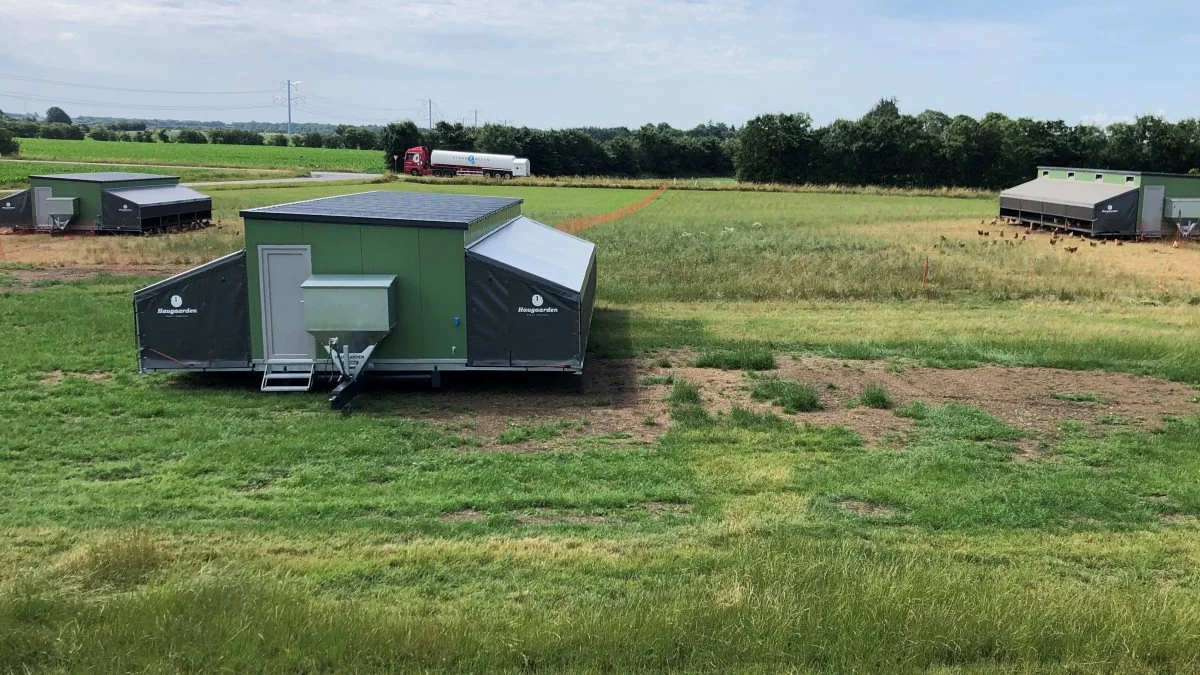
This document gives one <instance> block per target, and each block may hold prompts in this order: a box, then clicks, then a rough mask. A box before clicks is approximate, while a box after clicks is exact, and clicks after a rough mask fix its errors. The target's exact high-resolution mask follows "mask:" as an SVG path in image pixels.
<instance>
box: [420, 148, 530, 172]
mask: <svg viewBox="0 0 1200 675" xmlns="http://www.w3.org/2000/svg"><path fill="white" fill-rule="evenodd" d="M404 173H407V174H409V175H411V176H440V177H453V176H482V177H484V178H512V177H513V176H517V177H521V176H528V175H531V172H530V167H529V160H528V159H525V158H523V157H514V156H513V155H492V154H488V153H483V152H460V151H458V150H430V149H429V148H427V147H424V146H417V147H415V148H409V149H408V150H405V151H404Z"/></svg>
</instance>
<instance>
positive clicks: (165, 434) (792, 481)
mask: <svg viewBox="0 0 1200 675" xmlns="http://www.w3.org/2000/svg"><path fill="white" fill-rule="evenodd" d="M7 283H8V286H9V288H10V289H15V288H17V287H16V286H15V285H14V283H13V282H7ZM139 283H142V282H141V281H140V280H130V279H127V278H120V277H104V278H99V279H95V280H91V281H80V282H70V283H63V284H57V285H40V286H33V287H21V288H19V289H18V290H19V292H9V293H4V294H0V320H2V321H4V323H5V325H8V326H11V327H12V328H11V329H10V333H9V345H10V347H11V349H8V350H6V352H5V354H4V355H3V356H0V365H2V366H3V368H2V370H0V385H2V386H3V387H4V390H5V391H6V392H9V395H7V396H5V397H3V399H0V415H2V416H3V417H4V419H5V420H7V421H8V422H7V424H8V426H7V428H6V431H7V433H6V441H5V443H4V446H3V452H0V480H3V482H4V484H5V485H7V486H8V488H7V489H6V491H5V492H4V494H3V495H2V496H0V506H3V508H2V509H0V532H2V533H3V537H0V608H2V609H0V633H3V634H4V635H5V637H6V639H5V640H3V641H0V666H2V667H3V668H5V669H12V670H24V669H49V670H89V669H101V670H113V669H118V670H150V671H162V670H188V671H195V670H213V669H223V670H230V671H245V670H255V669H258V670H261V669H263V668H268V669H271V670H286V671H296V670H306V671H310V670H388V669H393V668H405V669H410V668H417V669H439V670H452V671H460V672H479V671H493V670H521V669H528V668H529V667H530V664H536V665H537V668H538V669H539V670H575V671H582V672H613V671H619V672H630V671H659V670H664V669H699V670H707V669H711V670H721V671H724V670H731V669H746V668H750V669H759V670H778V669H781V668H782V669H786V668H796V667H799V668H805V669H813V670H831V671H845V670H856V669H857V670H874V671H889V672H897V671H915V670H926V669H929V668H952V667H963V668H968V669H972V670H974V671H975V672H990V671H997V672H1007V671H1010V670H1012V669H1019V670H1056V669H1061V670H1063V671H1069V670H1071V669H1075V670H1078V669H1084V670H1094V669H1101V670H1110V671H1126V672H1144V671H1148V670H1159V671H1161V670H1175V671H1180V672H1186V671H1188V670H1190V669H1193V668H1195V667H1197V666H1200V635H1198V633H1197V631H1196V630H1195V628H1196V626H1197V625H1198V622H1200V574H1198V573H1197V572H1196V569H1197V567H1196V565H1195V561H1196V560H1197V559H1198V558H1200V543H1198V541H1200V540H1197V539H1196V538H1195V536H1194V533H1195V529H1194V527H1195V526H1194V525H1193V524H1192V523H1195V522H1196V518H1197V516H1200V487H1198V486H1200V481H1197V480H1196V478H1197V477H1198V475H1200V455H1197V453H1196V452H1195V448H1196V447H1198V446H1200V419H1189V420H1178V421H1175V422H1172V423H1169V424H1168V425H1167V426H1166V427H1165V429H1164V430H1162V431H1161V432H1158V433H1133V432H1130V431H1120V432H1117V433H1112V434H1108V435H1104V436H1100V437H1096V436H1092V435H1088V434H1084V433H1076V432H1072V433H1068V434H1066V435H1064V436H1062V437H1060V438H1052V437H1043V438H1040V439H1035V440H1040V441H1042V442H1045V443H1046V444H1047V445H1048V447H1047V452H1046V455H1045V457H1046V458H1045V459H1044V460H1037V461H1031V462H1022V463H1017V462H1014V461H1012V455H1013V454H1014V453H1015V452H1016V451H1017V449H1018V444H1020V443H1023V442H1026V441H1027V440H1029V432H1025V431H1021V430H1017V429H1013V428H1010V427H1008V426H1006V425H1005V424H1003V423H1002V422H1000V421H998V420H996V419H994V418H992V417H991V416H989V415H988V414H987V413H986V412H984V411H982V410H981V409H979V408H976V407H974V406H972V405H969V404H949V405H946V406H940V407H939V406H910V407H909V408H907V409H906V410H905V411H903V412H904V414H906V415H908V416H909V417H910V418H913V419H914V427H913V430H912V432H911V433H910V434H909V435H908V437H907V438H905V439H904V441H903V444H904V450H903V452H880V451H873V450H868V449H866V448H864V446H863V444H862V441H861V440H860V439H859V438H858V437H857V436H856V435H855V434H853V433H851V432H848V431H846V430H844V429H840V428H822V427H815V426H810V425H804V424H802V423H801V422H800V420H797V422H796V423H792V422H791V421H789V420H786V419H781V418H779V417H775V416H772V415H769V414H759V413H750V412H748V411H745V410H742V409H735V410H734V411H732V412H731V413H729V414H722V413H717V412H712V411H706V410H705V409H704V408H703V405H704V402H703V400H702V399H699V398H698V397H696V396H694V395H691V393H690V392H689V391H685V390H687V389H688V388H687V387H686V386H683V387H682V388H680V387H678V386H677V392H678V393H677V394H675V395H673V399H677V400H674V401H673V405H674V406H675V407H676V408H677V409H679V410H680V412H681V414H680V415H679V416H678V417H677V419H679V420H682V421H680V422H677V423H676V425H675V426H674V427H673V428H672V429H671V430H669V431H668V432H667V433H666V435H665V436H664V437H663V438H662V439H661V440H660V441H659V442H657V443H656V444H653V445H651V446H648V447H643V448H634V449H630V448H622V447H617V446H613V447H605V446H604V445H596V444H593V445H591V446H589V447H588V448H587V449H575V450H550V451H545V452H519V451H518V452H485V451H481V450H479V449H477V448H476V447H474V446H473V445H472V444H470V443H465V442H464V441H463V438H462V432H461V431H460V430H458V429H448V428H446V427H444V426H442V425H439V424H437V423H436V422H435V421H430V420H422V419H412V418H410V417H407V416H403V415H397V414H389V413H387V412H386V411H385V410H383V409H377V411H376V412H373V413H369V414H362V413H358V414H351V415H349V416H342V415H338V414H334V413H330V412H329V411H328V410H327V409H326V402H325V400H324V396H323V395H322V394H319V393H314V394H312V395H294V396H268V395H263V394H261V393H259V392H258V391H257V389H256V383H255V382H254V381H253V379H252V378H248V379H245V380H240V381H239V380H236V379H235V380H232V381H230V380H227V379H213V380H203V379H201V380H190V379H187V378H176V377H140V376H137V375H135V374H134V373H133V372H132V354H131V351H132V350H131V348H130V336H129V326H128V321H127V319H128V317H127V316H126V315H125V314H124V312H123V311H122V310H123V308H124V307H126V306H127V305H128V297H129V293H130V292H131V290H132V289H133V288H135V287H136V286H137V285H138V284H139ZM81 306H84V307H87V308H88V310H89V311H87V312H79V311H77V308H79V307H81ZM602 320H608V319H602ZM51 337H53V338H54V339H50V338H51ZM55 371H59V372H55ZM572 424H575V423H572ZM578 426H579V427H581V428H585V427H583V425H582V422H580V423H578ZM530 435H531V436H532V437H535V438H536V437H542V436H544V437H545V438H546V439H552V438H553V437H554V433H552V432H546V433H542V434H540V436H539V432H538V430H536V429H535V430H533V431H531V432H530ZM596 443H602V441H601V440H599V439H598V440H597V441H596ZM517 447H519V445H518V446H517ZM530 512H533V513H536V514H538V516H537V518H535V519H533V520H530V519H529V518H528V517H526V515H525V514H527V513H530ZM458 514H469V516H463V517H459V515H458ZM245 626H252V627H253V630H249V629H245V628H244V627H245ZM214 645H217V647H214Z"/></svg>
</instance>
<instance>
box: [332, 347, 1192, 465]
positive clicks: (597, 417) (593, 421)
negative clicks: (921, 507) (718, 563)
mask: <svg viewBox="0 0 1200 675" xmlns="http://www.w3.org/2000/svg"><path fill="white" fill-rule="evenodd" d="M695 359H696V355H695V354H694V353H689V352H686V351H681V350H676V351H670V352H658V353H654V354H649V355H646V356H643V357H641V358H638V359H595V360H592V361H591V362H589V363H588V366H587V372H586V374H585V375H584V376H583V380H582V382H579V381H578V378H573V376H566V377H563V378H556V377H554V376H547V375H546V374H544V373H533V374H530V375H529V376H527V377H526V376H519V377H515V378H514V377H512V374H510V373H505V374H503V376H495V377H491V376H483V375H482V374H475V375H472V376H470V377H466V376H463V377H462V378H459V379H453V380H452V379H449V378H447V379H446V380H445V387H444V388H443V389H440V390H434V391H431V390H430V389H428V388H427V387H425V386H420V385H416V386H409V387H407V388H391V389H389V388H388V387H387V386H386V385H380V386H379V387H377V388H376V387H373V389H372V391H373V392H374V393H373V394H372V395H371V396H368V397H363V398H362V399H360V400H359V401H357V402H356V404H355V405H356V406H358V408H357V409H358V411H359V412H361V413H364V414H378V415H402V416H405V417H412V418H415V419H424V420H427V421H429V422H430V423H432V424H434V425H436V426H438V427H439V428H442V429H445V430H452V431H454V432H455V433H457V434H459V435H461V436H462V437H464V438H467V439H470V440H471V444H470V445H469V448H470V449H471V450H483V451H491V452H496V451H501V452H542V451H547V450H571V449H586V448H591V447H600V448H621V447H637V446H641V445H645V444H649V443H653V442H654V441H655V440H657V439H658V438H659V437H660V436H661V435H662V434H664V433H666V431H667V429H669V428H670V425H671V420H670V411H669V406H668V404H667V403H666V402H665V401H664V398H665V397H666V395H667V394H668V393H669V392H670V389H671V385H670V384H669V383H665V381H667V380H668V379H669V378H670V377H674V378H683V379H686V380H688V381H690V382H691V383H693V384H695V385H696V386H697V387H698V388H699V389H700V394H701V398H702V399H703V403H704V406H705V408H707V409H708V410H709V411H710V412H713V413H727V412H728V411H729V410H731V409H733V408H734V407H735V406H741V407H744V408H747V409H750V410H754V411H757V412H768V411H769V412H774V413H776V414H779V415H780V416H781V417H783V418H785V419H789V420H791V421H793V422H795V423H797V424H806V423H807V424H814V425H820V426H838V425H840V426H844V427H846V428H848V429H850V430H852V431H854V432H856V433H858V434H859V435H860V436H862V438H863V440H864V442H865V443H866V444H867V446H868V447H870V448H874V449H880V450H902V449H903V446H904V441H905V439H906V438H907V436H908V435H909V434H910V433H911V431H912V428H913V425H914V422H913V421H912V420H910V419H908V418H904V417H900V416H898V415H896V413H895V411H894V410H876V409H873V408H865V407H862V406H857V407H851V405H850V404H851V403H852V402H854V401H856V400H857V399H858V398H859V397H860V396H861V395H862V393H863V391H864V390H865V389H866V388H867V386H869V385H871V384H873V383H878V384H882V385H883V386H884V387H886V388H887V390H888V392H889V394H890V395H891V397H892V399H893V400H894V401H895V405H896V407H898V408H899V407H903V406H905V405H908V404H909V403H912V402H914V401H923V402H925V403H927V404H930V405H943V404H946V403H951V402H956V403H962V404H968V405H978V406H980V407H982V408H983V409H984V410H986V411H987V412H988V413H990V414H992V415H994V416H996V417H997V418H998V419H1000V420H1002V421H1004V422H1005V423H1007V424H1009V425H1012V426H1015V427H1017V428H1021V429H1026V430H1028V431H1030V432H1032V436H1033V437H1034V438H1036V439H1038V440H1040V441H1042V442H1045V441H1046V440H1047V439H1048V438H1049V439H1052V438H1055V437H1056V436H1057V434H1059V433H1060V429H1061V425H1062V423H1063V422H1065V421H1067V420H1076V421H1079V422H1080V423H1081V424H1083V425H1084V427H1085V428H1086V429H1088V430H1089V431H1091V432H1095V433H1107V432H1108V431H1111V430H1112V429H1113V427H1112V425H1111V422H1110V423H1105V421H1104V420H1110V421H1111V420H1112V419H1123V420H1134V419H1137V420H1145V423H1144V424H1143V425H1141V428H1154V427H1156V426H1161V425H1162V424H1163V419H1164V418H1165V417H1170V416H1173V417H1188V416H1191V415H1194V414H1196V413H1197V411H1200V405H1197V404H1196V403H1194V402H1193V400H1194V399H1195V397H1196V391H1195V390H1194V389H1192V388H1190V387H1188V386H1186V385H1182V384H1177V383H1172V382H1166V381H1163V380H1158V379H1155V378H1150V377H1140V376H1135V375H1120V374H1112V373H1101V372H1076V371H1065V370H1054V369H1050V368H1004V367H998V366H985V367H981V368H972V369H968V370H944V369H933V368H918V367H898V366H897V365H896V364H889V363H887V362H865V361H842V360H839V359H830V358H823V357H809V356H804V357H795V358H793V357H791V356H786V355H782V356H779V357H777V360H778V363H779V369H778V370H777V371H775V372H772V373H766V374H765V376H779V377H787V378H792V379H795V380H798V381H800V382H804V383H807V384H810V385H812V386H814V387H816V388H817V390H818V391H819V392H820V393H821V402H822V404H823V405H824V407H825V410H823V411H820V412H813V413H799V414H796V415H787V414H784V413H783V412H782V411H781V410H780V409H779V408H778V407H776V406H774V405H772V404H771V403H769V402H762V401H754V400H752V399H751V397H750V391H749V386H748V385H749V378H747V376H746V374H745V373H743V372H741V371H736V370H730V371H724V370H716V369H709V368H693V367H691V366H690V364H691V363H694V362H695ZM664 360H665V361H669V362H670V364H671V365H670V366H669V367H668V366H663V365H661V364H662V363H663V362H664ZM580 385H581V386H580ZM1062 392H1092V393H1095V394H1097V395H1099V396H1101V397H1103V399H1104V400H1105V401H1106V402H1105V403H1092V402H1087V403H1077V402H1072V401H1064V400H1061V399H1057V398H1054V397H1053V396H1052V395H1053V394H1056V393H1058V394H1061V393H1062ZM520 427H528V428H537V427H549V428H553V429H554V432H553V437H551V438H543V439H538V438H536V437H531V438H529V439H527V440H521V441H518V442H515V443H507V444H504V443H500V442H499V438H500V436H501V435H502V434H504V433H505V432H506V431H510V430H512V429H515V428H520ZM1039 452H1040V450H1039V445H1038V441H1037V440H1033V439H1030V440H1026V441H1022V442H1020V443H1018V444H1017V449H1016V452H1015V453H1014V460H1015V461H1031V460H1035V459H1037V460H1044V459H1046V457H1043V456H1041V455H1039Z"/></svg>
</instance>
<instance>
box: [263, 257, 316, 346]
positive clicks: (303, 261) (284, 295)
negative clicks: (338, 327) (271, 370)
mask: <svg viewBox="0 0 1200 675" xmlns="http://www.w3.org/2000/svg"><path fill="white" fill-rule="evenodd" d="M311 274H312V259H311V254H310V251H309V247H308V246H259V247H258V281H259V288H260V290H261V295H262V322H263V346H264V352H265V354H266V358H267V360H268V361H277V362H282V361H311V360H313V358H315V357H316V346H315V344H314V342H313V338H312V336H311V335H309V334H308V332H307V331H305V330H304V300H303V298H302V296H301V293H300V284H302V283H304V280H305V279H307V278H308V277H309V276H310V275H311Z"/></svg>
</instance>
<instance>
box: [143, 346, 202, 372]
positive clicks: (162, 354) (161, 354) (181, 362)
mask: <svg viewBox="0 0 1200 675" xmlns="http://www.w3.org/2000/svg"><path fill="white" fill-rule="evenodd" d="M146 351H148V352H154V353H155V354H158V355H159V356H161V357H163V358H164V359H169V360H171V361H174V362H175V363H178V364H179V365H181V366H183V367H184V368H191V367H192V366H191V365H189V364H186V363H184V362H183V361H180V360H179V359H177V358H175V357H174V356H171V355H170V354H164V353H162V352H160V351H158V350H157V349H153V348H151V347H146Z"/></svg>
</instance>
